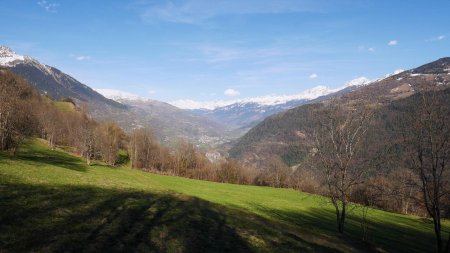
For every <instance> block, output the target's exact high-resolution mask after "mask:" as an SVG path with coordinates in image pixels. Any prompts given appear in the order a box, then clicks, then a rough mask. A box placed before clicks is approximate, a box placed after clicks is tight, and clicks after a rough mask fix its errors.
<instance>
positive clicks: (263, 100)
mask: <svg viewBox="0 0 450 253" xmlns="http://www.w3.org/2000/svg"><path fill="white" fill-rule="evenodd" d="M335 91H336V90H333V89H330V88H328V87H326V86H323V85H319V86H316V87H314V88H311V89H308V90H305V91H303V92H301V93H298V94H293V95H278V96H277V95H268V96H259V97H249V98H243V99H235V100H216V101H203V102H200V101H194V100H190V99H183V100H176V101H173V102H170V104H172V105H174V106H176V107H179V108H182V109H190V110H193V109H207V110H214V109H216V108H219V107H224V106H229V105H232V104H241V105H243V104H250V103H255V104H259V105H262V106H264V105H279V104H284V103H287V102H289V101H292V100H311V99H315V98H318V97H320V96H325V95H328V94H330V93H332V92H335Z"/></svg>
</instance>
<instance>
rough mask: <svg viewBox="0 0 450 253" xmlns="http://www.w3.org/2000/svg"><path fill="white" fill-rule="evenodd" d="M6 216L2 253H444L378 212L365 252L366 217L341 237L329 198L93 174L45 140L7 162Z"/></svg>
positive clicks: (418, 225)
mask: <svg viewBox="0 0 450 253" xmlns="http://www.w3.org/2000/svg"><path fill="white" fill-rule="evenodd" d="M0 210H1V211H0V252H31V251H32V252H62V251H65V252H100V251H103V252H367V251H386V252H433V251H434V237H433V232H432V223H431V222H430V221H429V220H426V219H421V218H418V217H414V216H406V215H399V214H393V213H388V212H383V211H380V210H370V211H369V219H370V243H369V244H367V243H366V244H365V243H361V242H360V241H361V240H360V238H361V228H360V214H359V211H358V210H357V209H355V210H354V211H353V212H352V213H351V214H350V217H349V219H348V224H347V227H346V229H347V231H346V235H344V236H339V235H337V233H336V232H335V220H334V217H335V216H334V213H333V209H332V208H331V206H330V205H329V204H327V202H326V200H325V199H324V198H322V197H320V196H315V195H310V194H306V193H300V192H297V191H293V190H286V189H274V188H268V187H256V186H241V185H231V184H220V183H212V182H205V181H197V180H190V179H185V178H179V177H169V176H161V175H154V174H150V173H145V172H141V171H137V170H132V169H128V168H111V167H107V166H103V165H94V166H86V165H85V164H84V163H83V161H82V160H81V159H80V158H78V157H75V156H72V155H70V154H68V153H65V152H63V151H61V150H56V151H51V150H49V149H48V148H47V147H46V144H45V143H44V141H42V140H33V141H29V142H28V143H27V144H25V145H24V146H23V147H22V148H21V149H20V150H19V152H18V155H17V156H16V157H12V158H11V157H9V156H8V155H7V154H0ZM449 228H450V223H449V222H448V221H446V222H445V229H446V230H447V231H448V230H449Z"/></svg>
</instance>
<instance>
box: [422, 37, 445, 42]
mask: <svg viewBox="0 0 450 253" xmlns="http://www.w3.org/2000/svg"><path fill="white" fill-rule="evenodd" d="M445 38H446V37H445V35H439V36H437V37H434V38H431V39H428V40H426V42H432V41H440V40H443V39H445Z"/></svg>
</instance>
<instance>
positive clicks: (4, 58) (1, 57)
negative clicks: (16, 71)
mask: <svg viewBox="0 0 450 253" xmlns="http://www.w3.org/2000/svg"><path fill="white" fill-rule="evenodd" d="M24 60H25V57H24V56H23V55H18V54H16V53H15V52H14V51H13V50H12V49H11V48H9V47H6V46H1V45H0V66H12V65H14V63H15V62H18V61H24Z"/></svg>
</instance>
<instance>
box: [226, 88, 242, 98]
mask: <svg viewBox="0 0 450 253" xmlns="http://www.w3.org/2000/svg"><path fill="white" fill-rule="evenodd" d="M223 94H225V95H227V96H229V97H236V96H239V95H241V93H240V92H239V91H237V90H235V89H226V90H225V91H224V92H223Z"/></svg>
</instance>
